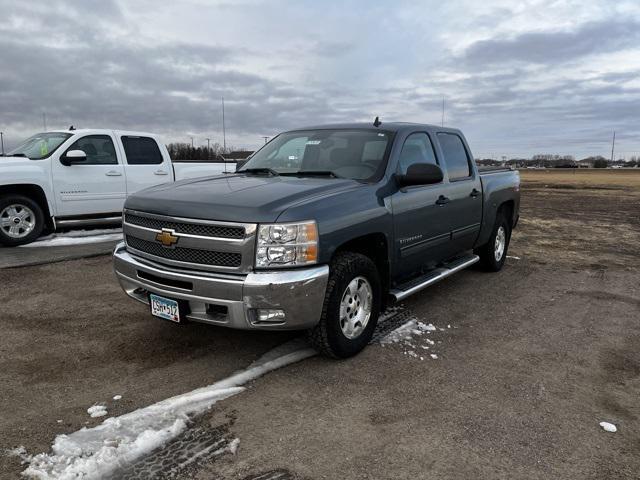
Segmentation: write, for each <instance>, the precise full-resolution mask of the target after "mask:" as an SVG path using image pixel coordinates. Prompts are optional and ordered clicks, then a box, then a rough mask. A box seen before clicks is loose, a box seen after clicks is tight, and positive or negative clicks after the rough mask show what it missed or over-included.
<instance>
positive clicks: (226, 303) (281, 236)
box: [114, 119, 520, 358]
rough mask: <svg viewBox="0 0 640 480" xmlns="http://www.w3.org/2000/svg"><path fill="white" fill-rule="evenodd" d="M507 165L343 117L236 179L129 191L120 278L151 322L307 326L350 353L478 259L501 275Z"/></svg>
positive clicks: (438, 136) (294, 136)
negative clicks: (483, 166)
mask: <svg viewBox="0 0 640 480" xmlns="http://www.w3.org/2000/svg"><path fill="white" fill-rule="evenodd" d="M519 206H520V178H519V174H518V172H516V171H512V170H510V169H506V168H497V169H492V170H489V171H484V170H483V171H479V170H478V168H477V167H476V165H475V162H474V161H473V157H472V155H471V151H470V150H469V147H468V145H467V142H466V140H465V138H464V136H463V134H462V133H461V132H460V131H459V130H456V129H452V128H440V127H436V126H432V125H420V124H411V123H388V124H381V123H380V122H379V121H378V120H377V119H376V122H374V124H373V125H371V124H340V125H324V126H318V127H308V128H302V129H299V130H292V131H289V132H285V133H282V134H280V135H278V136H277V137H275V138H274V139H272V140H271V141H270V142H269V143H267V144H266V145H264V146H263V147H262V148H261V149H260V150H258V151H257V152H256V153H255V154H253V155H252V156H251V158H250V159H249V161H248V162H247V163H246V164H245V165H244V166H243V167H242V168H241V169H240V170H239V171H237V172H233V173H230V174H223V175H217V176H212V177H206V178H199V179H191V180H185V181H180V182H176V183H172V184H165V185H159V186H155V187H152V188H149V189H146V190H144V191H141V192H138V193H136V194H134V195H132V196H130V197H129V198H128V199H127V201H126V204H125V209H124V216H123V218H124V222H123V225H124V227H123V228H124V242H123V243H121V244H119V245H118V246H116V248H115V250H114V264H115V272H116V275H117V278H118V280H119V282H120V284H121V285H122V287H123V289H124V290H125V292H126V293H127V294H128V295H129V296H130V297H132V298H134V299H136V300H139V301H140V302H143V303H145V304H148V305H149V306H150V310H151V313H152V314H153V315H155V316H157V317H160V318H164V319H167V320H171V321H174V322H186V321H196V322H204V323H209V324H212V325H221V326H226V327H232V328H240V329H255V330H307V331H308V338H309V340H310V342H311V344H312V345H313V346H314V347H316V348H317V349H318V350H319V351H320V352H322V353H324V354H325V355H328V356H331V357H335V358H344V357H348V356H351V355H355V354H356V353H358V352H359V351H360V350H362V349H363V348H364V347H365V346H366V345H367V343H368V342H369V341H370V339H371V336H372V334H373V331H374V329H375V326H376V323H377V321H378V315H379V313H380V311H381V310H382V309H384V308H385V306H386V305H388V304H389V303H390V302H394V301H400V300H402V299H404V298H406V297H407V296H409V295H411V294H413V293H416V292H419V291H420V290H422V289H423V288H426V287H428V286H429V285H431V284H433V283H435V282H437V281H439V280H441V279H443V278H446V277H448V276H449V275H451V274H453V273H455V272H457V271H459V270H461V269H463V268H466V267H468V266H470V265H472V264H474V263H476V262H480V264H481V265H482V266H483V267H484V269H486V270H489V271H498V270H500V269H501V268H502V266H503V264H504V261H505V257H506V254H507V248H508V246H509V239H510V237H511V230H512V229H513V228H514V227H515V226H516V224H517V222H518V212H519Z"/></svg>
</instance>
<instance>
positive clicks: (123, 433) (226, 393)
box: [23, 340, 316, 480]
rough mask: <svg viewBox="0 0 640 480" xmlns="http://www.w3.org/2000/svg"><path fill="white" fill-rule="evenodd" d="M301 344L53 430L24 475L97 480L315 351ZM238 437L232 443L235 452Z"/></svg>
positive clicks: (41, 477) (289, 344) (296, 342)
mask: <svg viewBox="0 0 640 480" xmlns="http://www.w3.org/2000/svg"><path fill="white" fill-rule="evenodd" d="M315 354H316V352H315V350H313V349H311V348H309V347H308V346H307V345H306V343H304V342H302V341H300V340H294V341H291V342H288V343H285V344H284V345H281V346H280V347H277V348H275V349H273V350H271V351H269V352H267V353H266V354H265V355H263V356H262V357H261V358H260V359H258V360H257V361H256V362H254V363H253V364H252V365H250V366H249V368H247V369H246V370H242V371H239V372H237V373H235V374H233V375H231V376H230V377H228V378H226V379H224V380H221V381H219V382H216V383H214V384H212V385H209V386H208V387H203V388H199V389H197V390H194V391H192V392H189V393H185V394H183V395H178V396H176V397H172V398H168V399H166V400H163V401H161V402H158V403H156V404H153V405H150V406H148V407H145V408H141V409H139V410H135V411H133V412H131V413H127V414H124V415H121V416H120V417H112V418H108V419H106V420H105V421H104V422H103V423H102V424H100V425H98V426H96V427H93V428H83V429H81V430H78V431H77V432H74V433H72V434H70V435H58V436H57V437H56V439H55V441H54V443H53V446H52V448H51V450H52V452H51V453H49V454H46V453H41V454H38V455H35V456H32V457H27V458H28V461H29V463H30V465H29V467H28V468H27V469H26V470H25V471H24V472H23V475H25V476H28V477H32V478H39V479H49V478H56V479H63V480H64V479H76V478H82V479H84V480H90V479H97V478H101V477H104V476H107V475H109V474H111V473H113V472H114V471H115V470H116V469H118V468H121V467H123V466H126V465H129V464H131V463H133V462H135V461H136V460H138V459H140V458H142V457H144V456H145V455H148V454H149V453H150V452H152V451H153V450H155V449H157V448H159V447H161V446H163V445H164V444H166V443H167V442H169V441H170V440H172V439H174V438H175V437H177V436H178V435H180V434H181V433H182V432H183V431H184V430H185V429H186V428H187V426H188V423H189V421H190V417H192V416H193V415H197V414H199V413H202V412H204V411H205V410H206V409H208V408H209V407H211V406H212V405H213V404H215V403H216V402H217V401H219V400H223V399H225V398H228V397H231V396H233V395H236V394H238V393H240V392H242V391H243V390H244V387H242V385H244V384H245V383H247V382H249V381H251V380H255V379H256V378H258V377H260V376H262V375H264V374H265V373H267V372H270V371H272V370H276V369H278V368H281V367H284V366H286V365H289V364H292V363H295V362H298V361H300V360H303V359H305V358H308V357H311V356H313V355H315ZM238 443H239V440H238V441H234V442H231V445H229V450H230V451H232V453H234V452H235V451H236V450H237V448H238Z"/></svg>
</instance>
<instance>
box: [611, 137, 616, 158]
mask: <svg viewBox="0 0 640 480" xmlns="http://www.w3.org/2000/svg"><path fill="white" fill-rule="evenodd" d="M615 148H616V131H615V130H614V131H613V140H612V141H611V162H612V163H613V151H614V149H615Z"/></svg>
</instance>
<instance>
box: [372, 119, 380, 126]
mask: <svg viewBox="0 0 640 480" xmlns="http://www.w3.org/2000/svg"><path fill="white" fill-rule="evenodd" d="M380 125H382V122H381V121H380V117H376V119H375V120H374V121H373V126H374V127H379V126H380Z"/></svg>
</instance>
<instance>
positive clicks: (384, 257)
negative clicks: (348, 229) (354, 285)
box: [333, 233, 389, 298]
mask: <svg viewBox="0 0 640 480" xmlns="http://www.w3.org/2000/svg"><path fill="white" fill-rule="evenodd" d="M341 252H353V253H360V254H362V255H365V256H367V257H369V258H370V259H371V260H372V261H373V263H375V265H376V267H377V268H378V272H379V274H380V281H381V283H382V291H383V292H387V291H388V290H389V250H388V245H387V237H385V235H384V234H383V233H370V234H368V235H364V236H362V237H357V238H354V239H352V240H349V241H348V242H345V243H343V244H342V245H340V246H339V247H338V248H337V249H336V250H335V252H334V253H333V256H334V257H335V255H336V254H338V253H341ZM385 297H386V295H383V298H385Z"/></svg>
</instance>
